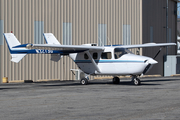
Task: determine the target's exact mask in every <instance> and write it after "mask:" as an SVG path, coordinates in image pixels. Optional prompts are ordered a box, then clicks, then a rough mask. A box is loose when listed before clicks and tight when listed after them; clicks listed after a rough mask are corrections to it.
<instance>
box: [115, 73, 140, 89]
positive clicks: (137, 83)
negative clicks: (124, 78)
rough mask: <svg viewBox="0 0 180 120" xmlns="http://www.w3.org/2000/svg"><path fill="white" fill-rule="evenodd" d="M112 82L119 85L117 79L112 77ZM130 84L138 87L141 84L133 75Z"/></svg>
mask: <svg viewBox="0 0 180 120" xmlns="http://www.w3.org/2000/svg"><path fill="white" fill-rule="evenodd" d="M112 81H113V84H119V83H120V79H119V77H114V78H113V79H112ZM132 83H133V84H134V85H136V86H137V85H140V84H141V81H140V79H139V78H137V76H136V75H134V76H132Z"/></svg>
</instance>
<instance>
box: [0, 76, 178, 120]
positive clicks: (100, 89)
mask: <svg viewBox="0 0 180 120" xmlns="http://www.w3.org/2000/svg"><path fill="white" fill-rule="evenodd" d="M141 82H142V85H140V86H134V85H133V84H131V82H130V80H128V79H124V80H122V81H121V83H120V84H118V85H114V84H112V81H111V80H91V81H90V84H89V85H80V83H79V81H66V82H60V81H56V82H36V83H7V84H0V119H1V120H179V119H180V77H158V78H141Z"/></svg>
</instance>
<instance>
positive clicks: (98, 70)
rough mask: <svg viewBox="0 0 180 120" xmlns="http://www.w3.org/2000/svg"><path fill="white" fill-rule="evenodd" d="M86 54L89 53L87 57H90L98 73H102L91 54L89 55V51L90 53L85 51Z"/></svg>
mask: <svg viewBox="0 0 180 120" xmlns="http://www.w3.org/2000/svg"><path fill="white" fill-rule="evenodd" d="M85 53H87V55H88V56H89V57H90V59H91V62H92V64H93V65H94V66H95V68H96V70H97V72H99V73H100V72H101V71H100V69H99V67H98V66H97V64H96V62H95V61H94V59H93V58H92V56H91V54H90V53H89V50H88V51H85Z"/></svg>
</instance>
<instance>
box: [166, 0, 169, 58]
mask: <svg viewBox="0 0 180 120" xmlns="http://www.w3.org/2000/svg"><path fill="white" fill-rule="evenodd" d="M168 2H169V0H166V42H167V43H168V42H169V39H168V33H169V32H168ZM166 55H168V47H166Z"/></svg>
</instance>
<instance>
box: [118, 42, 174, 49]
mask: <svg viewBox="0 0 180 120" xmlns="http://www.w3.org/2000/svg"><path fill="white" fill-rule="evenodd" d="M172 45H176V43H146V44H139V45H122V46H119V47H120V48H127V49H130V48H144V47H165V46H172Z"/></svg>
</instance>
